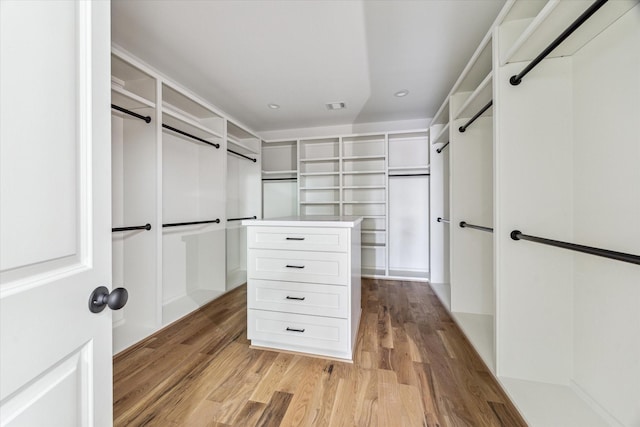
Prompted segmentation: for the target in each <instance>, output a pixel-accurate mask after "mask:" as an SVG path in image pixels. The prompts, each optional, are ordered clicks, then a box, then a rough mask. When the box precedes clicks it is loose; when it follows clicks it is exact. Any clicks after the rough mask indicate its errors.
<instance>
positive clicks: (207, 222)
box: [162, 218, 220, 228]
mask: <svg viewBox="0 0 640 427" xmlns="http://www.w3.org/2000/svg"><path fill="white" fill-rule="evenodd" d="M212 222H215V223H216V224H219V223H220V218H217V219H213V220H211V221H192V222H173V223H171V224H162V227H163V228H167V227H181V226H183V225H197V224H211V223H212Z"/></svg>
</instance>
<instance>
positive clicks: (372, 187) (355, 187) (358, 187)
mask: <svg viewBox="0 0 640 427" xmlns="http://www.w3.org/2000/svg"><path fill="white" fill-rule="evenodd" d="M342 188H343V189H344V190H384V189H385V188H387V187H386V186H384V185H348V186H344V187H342Z"/></svg>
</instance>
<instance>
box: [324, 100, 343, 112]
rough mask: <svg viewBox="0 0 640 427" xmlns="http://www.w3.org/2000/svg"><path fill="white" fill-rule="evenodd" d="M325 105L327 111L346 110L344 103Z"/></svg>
mask: <svg viewBox="0 0 640 427" xmlns="http://www.w3.org/2000/svg"><path fill="white" fill-rule="evenodd" d="M326 105H327V110H342V109H344V108H347V104H345V103H344V102H329V103H327V104H326Z"/></svg>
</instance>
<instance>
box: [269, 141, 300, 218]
mask: <svg viewBox="0 0 640 427" xmlns="http://www.w3.org/2000/svg"><path fill="white" fill-rule="evenodd" d="M296 215H298V141H297V140H287V141H263V142H262V217H263V218H282V217H287V216H296Z"/></svg>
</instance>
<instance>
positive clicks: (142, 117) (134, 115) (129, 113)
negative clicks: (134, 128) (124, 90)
mask: <svg viewBox="0 0 640 427" xmlns="http://www.w3.org/2000/svg"><path fill="white" fill-rule="evenodd" d="M111 108H113V109H114V110H118V111H120V112H122V113H125V114H128V115H130V116H133V117H135V118H136V119H140V120H144V121H145V122H147V123H150V122H151V117H149V116H143V115H142V114H138V113H135V112H133V111H131V110H127V109H126V108H122V107H120V106H118V105H116V104H111Z"/></svg>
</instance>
